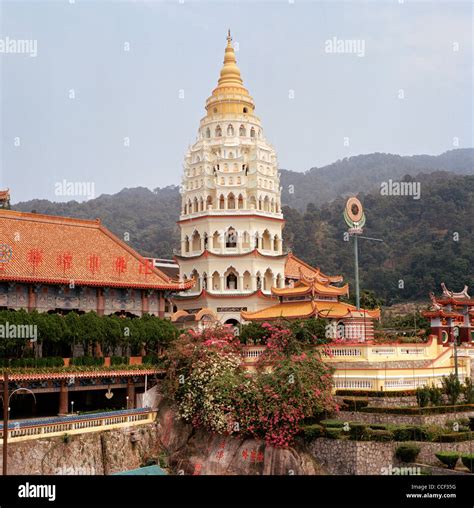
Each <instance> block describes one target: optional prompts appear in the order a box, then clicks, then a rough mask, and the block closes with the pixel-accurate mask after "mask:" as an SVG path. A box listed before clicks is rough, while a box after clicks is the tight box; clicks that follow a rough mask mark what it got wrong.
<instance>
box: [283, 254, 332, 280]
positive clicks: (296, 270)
mask: <svg viewBox="0 0 474 508" xmlns="http://www.w3.org/2000/svg"><path fill="white" fill-rule="evenodd" d="M302 274H303V275H306V276H309V277H315V276H316V277H317V279H318V281H319V282H342V275H334V276H330V275H325V274H323V273H321V271H320V269H319V268H314V267H312V266H310V265H308V263H305V262H304V261H302V260H301V259H299V258H297V257H296V256H295V255H294V254H291V253H290V254H288V257H287V259H286V264H285V277H286V278H288V279H298V280H299V279H300V278H301V275H302Z"/></svg>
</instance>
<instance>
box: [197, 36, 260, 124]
mask: <svg viewBox="0 0 474 508" xmlns="http://www.w3.org/2000/svg"><path fill="white" fill-rule="evenodd" d="M206 109H207V113H208V115H212V114H225V113H235V114H239V113H243V114H252V113H253V111H254V109H255V105H254V102H253V99H252V97H251V96H250V94H249V92H248V90H247V89H246V88H245V87H244V85H243V81H242V77H241V75H240V69H239V67H238V66H237V59H236V58H235V51H234V45H233V42H232V36H231V34H230V30H228V32H227V45H226V48H225V53H224V65H223V67H222V69H221V72H220V77H219V81H218V82H217V87H216V88H215V89H214V90H213V91H212V95H211V97H209V98H208V99H207V102H206Z"/></svg>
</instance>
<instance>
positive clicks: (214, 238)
mask: <svg viewBox="0 0 474 508" xmlns="http://www.w3.org/2000/svg"><path fill="white" fill-rule="evenodd" d="M219 240H220V237H219V233H218V232H217V231H215V232H214V234H213V235H212V248H213V249H218V248H219V247H220V241H219Z"/></svg>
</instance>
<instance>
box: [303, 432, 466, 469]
mask: <svg viewBox="0 0 474 508" xmlns="http://www.w3.org/2000/svg"><path fill="white" fill-rule="evenodd" d="M401 444H406V443H400V442H394V441H391V442H387V443H380V442H374V441H350V440H345V439H344V440H342V439H327V438H318V439H315V440H314V441H312V442H311V443H310V444H309V445H308V448H309V450H310V452H311V453H312V454H313V456H314V458H315V459H316V461H317V462H318V463H319V464H321V466H323V467H324V469H326V470H327V472H328V473H329V474H332V475H366V474H368V475H380V474H383V473H384V471H387V470H389V468H390V467H392V468H393V467H406V466H408V465H407V464H403V463H401V462H400V461H398V460H397V459H396V457H395V450H396V449H397V447H398V446H400V445H401ZM410 444H416V445H417V446H419V447H420V449H421V450H420V454H419V455H418V458H417V459H416V460H417V462H419V463H422V464H428V465H433V466H441V463H440V462H439V461H438V459H437V458H436V456H435V453H437V452H440V451H457V452H459V453H474V441H464V442H462V443H425V442H415V441H413V442H412V441H410ZM385 474H387V473H386V472H385Z"/></svg>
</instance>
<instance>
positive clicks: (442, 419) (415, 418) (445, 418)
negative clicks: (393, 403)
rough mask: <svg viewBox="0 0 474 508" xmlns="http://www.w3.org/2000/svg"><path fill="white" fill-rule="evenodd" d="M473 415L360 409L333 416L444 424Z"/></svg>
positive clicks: (349, 418)
mask: <svg viewBox="0 0 474 508" xmlns="http://www.w3.org/2000/svg"><path fill="white" fill-rule="evenodd" d="M470 416H474V411H461V412H459V413H445V414H438V415H390V414H383V413H363V412H360V411H339V412H338V413H337V414H334V415H333V418H335V419H337V420H342V421H348V422H360V423H391V424H395V425H397V424H399V425H445V424H446V423H447V422H449V421H458V420H465V419H467V418H469V417H470Z"/></svg>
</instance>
